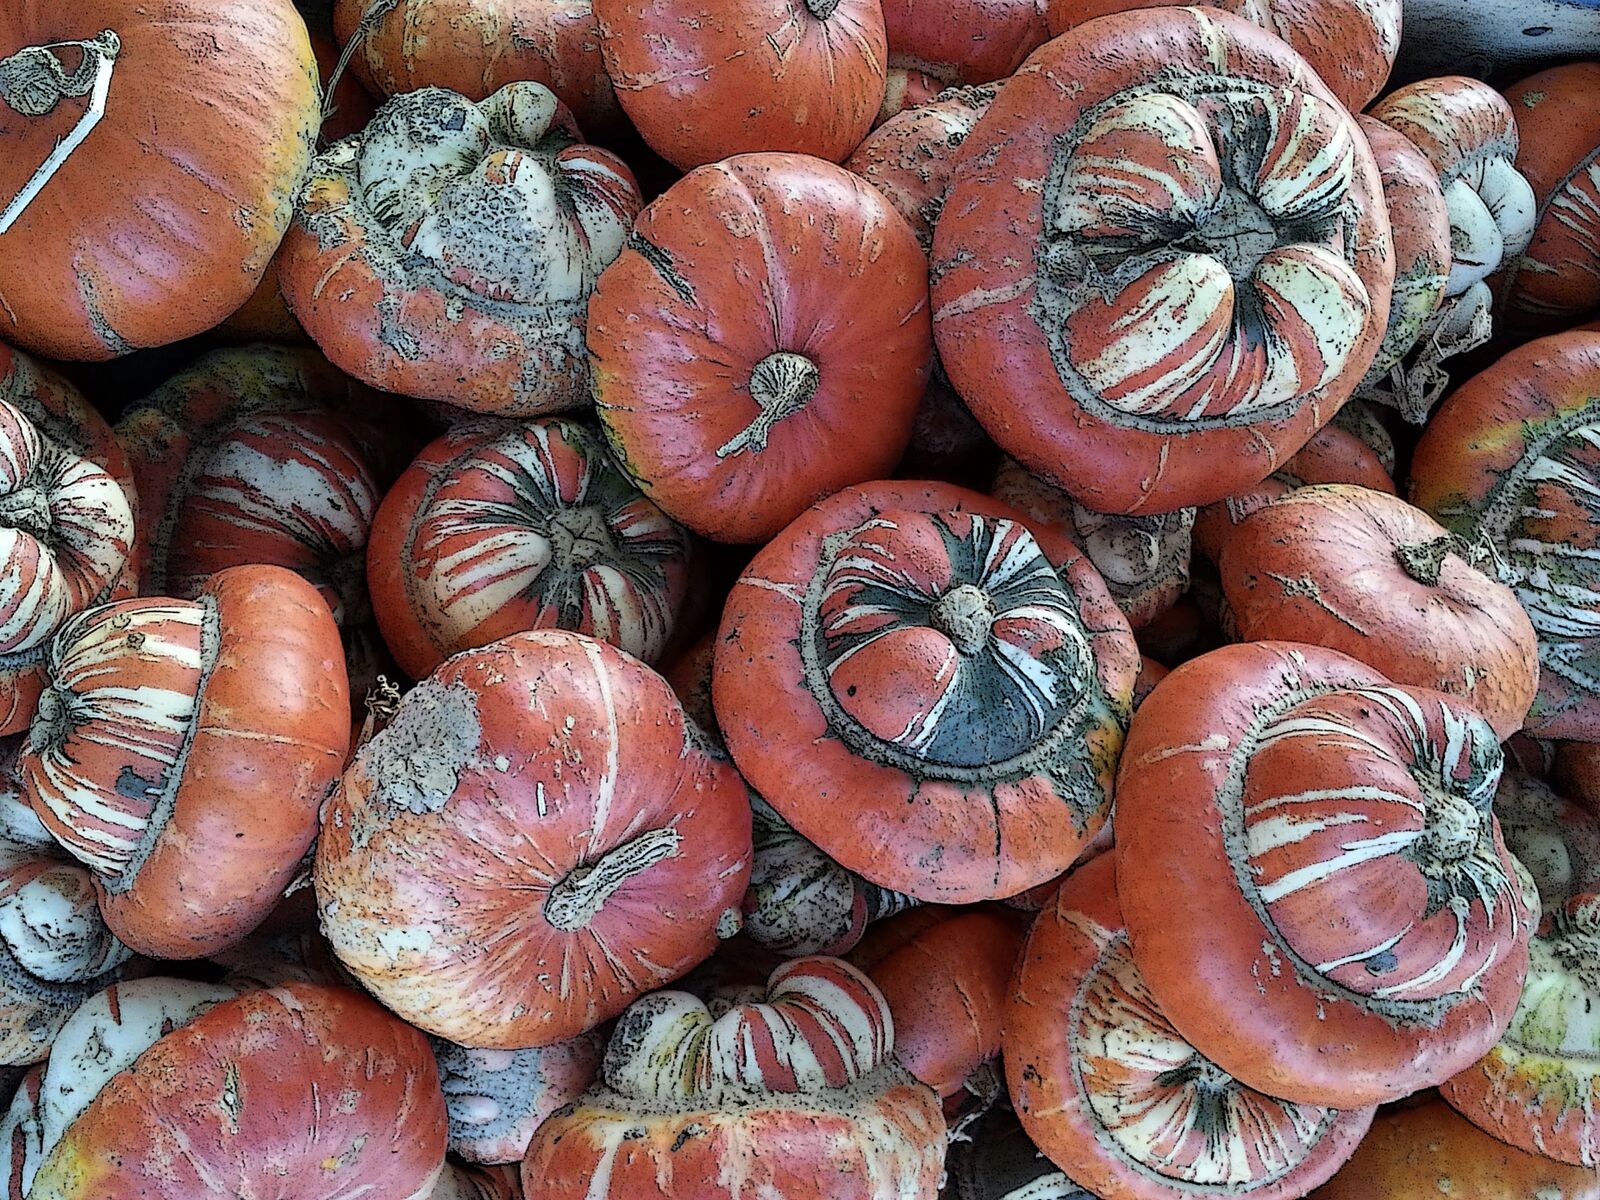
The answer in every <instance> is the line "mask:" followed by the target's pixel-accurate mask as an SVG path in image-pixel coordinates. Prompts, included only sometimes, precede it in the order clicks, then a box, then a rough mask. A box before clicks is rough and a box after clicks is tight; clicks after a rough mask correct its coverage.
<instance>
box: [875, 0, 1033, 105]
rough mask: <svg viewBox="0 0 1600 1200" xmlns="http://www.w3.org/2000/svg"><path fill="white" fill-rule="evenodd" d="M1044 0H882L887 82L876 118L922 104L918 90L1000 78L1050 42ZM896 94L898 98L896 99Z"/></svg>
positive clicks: (939, 88) (991, 80)
mask: <svg viewBox="0 0 1600 1200" xmlns="http://www.w3.org/2000/svg"><path fill="white" fill-rule="evenodd" d="M1044 10H1045V0H953V2H949V0H947V2H946V3H944V4H940V5H937V6H935V7H930V6H928V5H926V4H921V3H919V2H918V0H883V25H884V31H885V32H886V33H887V35H888V38H889V80H888V88H887V91H886V95H885V103H884V106H883V109H882V111H881V113H880V120H883V121H888V120H891V119H893V117H894V116H895V114H896V113H899V112H903V111H905V110H906V109H908V108H915V107H919V106H921V105H922V104H924V103H926V102H925V101H924V100H922V99H920V98H919V96H918V92H919V90H920V89H922V88H927V87H931V88H932V89H933V91H935V92H939V91H943V90H944V89H945V88H947V87H953V86H956V85H958V84H983V83H993V82H995V81H996V80H999V79H1005V78H1006V77H1007V76H1008V75H1011V74H1012V73H1013V72H1015V71H1016V69H1017V68H1018V67H1020V66H1021V65H1022V61H1023V59H1025V58H1027V57H1028V55H1030V54H1032V53H1033V52H1034V51H1035V50H1036V49H1038V48H1039V47H1040V46H1042V45H1044V44H1045V43H1046V42H1047V41H1049V40H1050V36H1051V30H1050V28H1049V26H1048V25H1046V24H1045V12H1044ZM897 98H898V102H897Z"/></svg>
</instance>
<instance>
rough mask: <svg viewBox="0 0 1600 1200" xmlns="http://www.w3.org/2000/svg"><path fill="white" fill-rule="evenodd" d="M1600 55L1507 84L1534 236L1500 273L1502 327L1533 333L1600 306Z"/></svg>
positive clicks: (1497, 287) (1564, 323) (1498, 291)
mask: <svg viewBox="0 0 1600 1200" xmlns="http://www.w3.org/2000/svg"><path fill="white" fill-rule="evenodd" d="M1597 93H1600V62H1580V63H1569V64H1568V65H1566V66H1562V67H1552V68H1551V69H1550V70H1548V71H1541V72H1539V73H1538V74H1537V75H1534V76H1532V77H1531V78H1528V79H1524V80H1523V81H1522V82H1521V83H1519V84H1517V85H1516V86H1515V87H1512V88H1510V89H1508V90H1507V92H1506V103H1508V104H1509V105H1510V106H1511V112H1512V114H1513V115H1514V116H1515V118H1516V122H1517V140H1518V146H1517V170H1518V171H1520V172H1521V173H1522V175H1523V176H1524V177H1525V178H1526V179H1527V180H1528V183H1529V186H1531V187H1532V189H1533V195H1534V201H1535V205H1536V207H1535V209H1534V228H1533V240H1532V241H1531V242H1530V243H1529V244H1528V248H1527V249H1526V250H1525V251H1523V252H1522V253H1521V254H1519V255H1516V256H1514V257H1511V258H1510V259H1509V260H1508V262H1507V263H1506V268H1505V270H1504V271H1502V272H1501V274H1500V276H1499V278H1498V279H1496V280H1495V293H1496V295H1495V299H1496V307H1497V310H1498V314H1499V318H1500V324H1501V329H1502V330H1503V331H1505V332H1506V333H1509V334H1514V335H1516V334H1520V335H1523V336H1532V335H1537V334H1540V333H1545V332H1548V331H1549V330H1551V329H1556V328H1561V327H1563V326H1567V325H1570V324H1572V323H1573V322H1575V321H1579V320H1582V319H1583V318H1585V317H1588V316H1591V315H1593V314H1594V312H1595V310H1596V309H1600V105H1596V104H1595V96H1596V94H1597Z"/></svg>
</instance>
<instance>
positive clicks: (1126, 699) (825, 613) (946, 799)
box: [712, 483, 1139, 903]
mask: <svg viewBox="0 0 1600 1200" xmlns="http://www.w3.org/2000/svg"><path fill="white" fill-rule="evenodd" d="M1138 670H1139V656H1138V651H1137V649H1136V648H1135V646H1134V643H1133V638H1132V636H1131V634H1130V632H1129V630H1128V626H1127V621H1126V620H1125V619H1124V618H1123V617H1122V614H1121V613H1119V612H1118V611H1117V609H1116V606H1115V604H1114V603H1113V602H1112V600H1111V597H1110V596H1109V595H1108V594H1107V592H1106V589H1105V584H1104V583H1103V582H1101V580H1100V578H1099V576H1098V575H1096V573H1095V571H1094V568H1093V567H1092V566H1090V565H1089V563H1088V560H1087V559H1085V558H1084V557H1083V556H1082V555H1080V554H1079V553H1078V551H1077V549H1076V547H1074V546H1073V545H1072V543H1071V542H1070V541H1069V540H1068V539H1067V538H1066V537H1065V536H1064V535H1063V534H1061V533H1060V532H1059V531H1056V530H1051V529H1045V528H1041V529H1038V530H1036V531H1033V532H1030V530H1029V527H1028V525H1027V523H1026V521H1025V519H1024V518H1023V516H1022V514H1021V513H1019V512H1017V511H1016V510H1015V509H1012V508H1010V507H1008V506H1006V505H1004V504H1001V503H1000V502H999V501H996V500H993V499H990V498H988V497H985V496H980V495H978V494H976V493H974V492H968V491H965V490H964V489H961V488H956V487H952V486H950V485H948V484H935V483H878V484H872V485H868V486H864V487H859V488H848V489H846V490H845V491H843V492H840V493H838V494H837V495H835V496H832V497H830V498H829V499H828V500H825V501H824V502H823V503H821V504H819V505H817V506H815V507H814V508H812V509H811V510H810V511H808V512H807V513H806V514H805V515H804V516H803V517H801V518H800V519H799V520H797V521H796V522H795V523H794V524H793V525H791V526H790V527H789V528H788V529H787V530H785V531H784V533H783V535H782V536H781V537H779V538H777V539H776V540H774V541H773V542H772V543H771V544H770V545H769V546H768V547H767V548H766V549H764V550H763V551H762V552H761V553H760V554H758V555H757V556H756V557H755V559H754V560H753V561H752V562H751V564H750V566H749V568H748V569H747V570H746V572H745V574H744V575H743V576H742V577H741V578H740V580H739V582H738V583H737V584H736V585H735V586H734V589H733V592H732V594H731V595H730V596H729V599H728V603H727V607H726V608H725V609H724V612H723V619H722V626H721V629H720V631H719V633H718V636H717V650H716V664H715V671H714V675H713V683H712V694H713V698H714V700H715V703H716V710H717V716H718V719H719V722H720V724H721V726H722V730H723V735H724V736H725V737H726V739H727V742H728V747H729V749H730V750H731V751H732V753H733V757H734V760H735V761H736V762H737V763H738V764H739V768H740V770H741V772H742V773H743V774H744V775H745V777H746V778H747V779H749V781H750V783H751V785H752V786H753V787H754V788H755V789H756V790H757V791H759V792H760V793H761V794H762V795H763V796H764V797H766V799H767V801H768V802H769V803H771V804H772V806H773V807H774V808H775V809H777V810H778V812H779V813H780V814H781V815H782V816H783V818H784V819H785V820H786V821H788V822H789V823H790V824H791V825H793V826H794V828H795V829H796V830H798V831H799V832H800V833H801V834H802V835H803V836H805V837H806V838H808V839H810V840H811V841H812V842H814V843H816V845H818V846H819V847H821V849H822V850H823V851H824V852H825V853H827V854H828V855H829V857H831V858H833V859H834V860H835V861H837V862H839V863H841V864H842V865H843V866H845V867H847V868H848V869H850V870H852V871H854V872H856V873H858V874H860V875H862V876H864V877H865V878H867V879H869V880H871V881H872V882H874V883H877V884H879V885H880V886H883V887H887V888H891V889H893V890H895V891H897V892H903V893H906V894H907V895H910V896H913V897H916V898H917V899H920V900H924V901H934V902H941V903H970V902H975V901H979V900H986V899H996V898H1000V897H1004V896H1010V895H1014V894H1015V893H1017V892H1021V891H1024V890H1026V889H1027V888H1030V887H1033V886H1034V885H1036V884H1039V883H1043V882H1044V881H1045V880H1047V879H1049V878H1051V877H1053V876H1055V875H1057V874H1059V873H1060V872H1061V871H1063V870H1065V869H1066V867H1067V866H1068V865H1070V864H1071V862H1072V860H1073V859H1074V858H1075V857H1077V854H1078V851H1079V850H1080V849H1081V848H1082V847H1083V845H1084V844H1085V843H1087V842H1088V841H1089V840H1090V839H1091V838H1092V837H1093V836H1094V835H1095V833H1096V832H1097V831H1098V830H1099V829H1100V827H1101V826H1102V825H1103V824H1104V823H1105V818H1106V812H1107V809H1108V808H1109V805H1110V800H1111V784H1112V773H1113V771H1114V769H1115V764H1116V758H1117V753H1118V750H1119V748H1120V746H1121V742H1122V732H1123V729H1124V728H1125V725H1126V722H1127V718H1128V711H1129V703H1130V696H1131V693H1132V688H1133V680H1134V677H1135V676H1136V675H1137V674H1138ZM841 814H845V815H847V816H848V819H847V820H842V819H841Z"/></svg>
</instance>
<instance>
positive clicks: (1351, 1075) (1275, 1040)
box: [1091, 642, 1538, 1186]
mask: <svg viewBox="0 0 1600 1200" xmlns="http://www.w3.org/2000/svg"><path fill="white" fill-rule="evenodd" d="M1455 703H1456V702H1455V701H1454V700H1453V699H1452V698H1451V697H1447V696H1445V695H1444V694H1443V693H1439V692H1430V691H1427V690H1424V689H1421V688H1409V687H1402V686H1399V685H1396V684H1392V683H1390V682H1389V681H1388V680H1387V679H1385V678H1384V677H1383V676H1382V675H1380V674H1378V673H1377V672H1376V671H1374V670H1372V669H1371V668H1369V667H1367V666H1364V665H1363V664H1361V663H1358V662H1357V661H1356V660H1355V659H1352V658H1348V657H1346V656H1344V655H1342V654H1338V653H1336V652H1334V651H1331V650H1323V649H1321V648H1318V647H1313V646H1304V645H1295V644H1293V643H1287V642H1254V643H1250V644H1248V645H1236V646H1227V647H1224V648H1222V649H1220V650H1215V651H1212V652H1211V653H1210V654H1207V655H1205V656H1203V657H1202V658H1198V659H1195V660H1193V661H1192V662H1189V663H1186V664H1184V665H1183V666H1181V667H1179V668H1178V669H1177V670H1175V671H1173V672H1172V674H1171V675H1169V676H1167V678H1166V679H1165V680H1163V681H1162V683H1161V686H1160V687H1158V688H1157V689H1156V690H1155V691H1154V692H1153V693H1152V694H1151V695H1150V697H1149V698H1148V699H1146V700H1145V702H1144V704H1143V705H1142V706H1141V707H1140V709H1139V712H1138V714H1137V715H1136V716H1135V718H1134V721H1133V727H1132V729H1131V730H1130V732H1129V735H1128V743H1127V747H1126V749H1125V750H1124V753H1123V758H1122V768H1121V772H1120V774H1119V777H1118V781H1117V783H1118V786H1117V823H1116V834H1117V848H1118V854H1119V855H1120V858H1119V863H1118V870H1117V892H1118V895H1119V897H1120V900H1121V904H1122V909H1123V912H1124V914H1125V915H1126V916H1127V920H1128V932H1129V936H1130V937H1131V938H1132V943H1133V952H1134V955H1135V958H1136V960H1137V962H1138V964H1139V968H1140V970H1141V971H1142V972H1143V973H1144V976H1145V979H1146V981H1147V982H1148V984H1149V986H1150V991H1151V994H1152V995H1153V996H1154V997H1155V999H1156V1001H1157V1002H1158V1003H1159V1004H1160V1005H1161V1008H1162V1010H1163V1011H1164V1012H1165V1013H1166V1014H1167V1016H1168V1017H1169V1018H1170V1019H1171V1021H1172V1023H1173V1024H1174V1025H1175V1026H1176V1027H1177V1028H1178V1029H1179V1030H1180V1031H1182V1033H1183V1035H1184V1036H1185V1038H1186V1039H1187V1040H1188V1041H1190V1042H1191V1043H1192V1044H1193V1045H1194V1046H1195V1047H1196V1049H1198V1050H1199V1051H1200V1052H1201V1053H1203V1054H1205V1055H1206V1057H1207V1058H1209V1059H1211V1060H1212V1061H1213V1062H1215V1063H1217V1064H1218V1065H1219V1066H1220V1067H1222V1069H1223V1070H1225V1071H1228V1072H1229V1073H1230V1074H1232V1075H1234V1076H1235V1077H1236V1078H1238V1079H1239V1080H1240V1081H1241V1082H1243V1083H1245V1084H1247V1085H1249V1086H1252V1087H1255V1088H1257V1089H1259V1090H1261V1091H1264V1092H1266V1093H1267V1094H1269V1095H1273V1096H1281V1097H1283V1098H1285V1099H1289V1100H1296V1101H1300V1102H1302V1103H1307V1104H1329V1105H1335V1106H1340V1107H1344V1108H1355V1107H1360V1106H1363V1105H1367V1104H1373V1103H1376V1102H1379V1101H1383V1100H1391V1099H1398V1098H1399V1097H1402V1096H1405V1095H1407V1094H1409V1093H1411V1092H1414V1091H1416V1090H1418V1089H1419V1088H1423V1087H1428V1086H1432V1085H1433V1084H1436V1083H1439V1082H1442V1081H1443V1080H1445V1079H1447V1078H1449V1077H1450V1076H1451V1075H1453V1074H1455V1073H1456V1072H1457V1071H1459V1070H1461V1069H1462V1068H1463V1067H1464V1066H1466V1065H1468V1064H1470V1063H1472V1062H1474V1061H1476V1060H1477V1059H1478V1058H1479V1057H1481V1056H1482V1054H1483V1052H1484V1051H1486V1050H1487V1049H1488V1048H1489V1047H1490V1046H1492V1045H1493V1044H1494V1043H1495V1041H1496V1040H1498V1038H1499V1037H1500V1035H1501V1034H1502V1033H1503V1032H1504V1031H1505V1028H1506V1025H1507V1023H1508V1022H1509V1021H1510V1019H1511V1014H1512V1012H1513V1011H1514V1010H1515V1008H1516V997H1517V995H1518V994H1519V992H1520V991H1521V988H1522V977H1523V973H1524V971H1525V970H1526V967H1527V945H1528V939H1529V937H1530V935H1531V933H1532V931H1533V927H1534V925H1535V924H1536V922H1537V905H1538V898H1537V894H1536V893H1535V892H1534V889H1533V884H1532V881H1531V880H1528V881H1527V882H1526V883H1524V882H1523V879H1524V878H1525V877H1524V876H1522V875H1521V874H1520V872H1519V868H1518V867H1517V865H1516V860H1515V859H1513V858H1512V857H1511V855H1510V854H1509V852H1508V851H1507V850H1506V849H1505V845H1504V843H1503V842H1502V840H1501V836H1500V830H1499V826H1498V824H1497V823H1496V822H1495V820H1494V817H1493V813H1492V811H1491V808H1490V804H1491V801H1492V799H1493V796H1494V789H1495V786H1496V784H1497V783H1498V782H1499V776H1500V767H1501V761H1502V760H1501V752H1500V747H1499V743H1498V742H1497V740H1496V739H1495V736H1494V732H1493V730H1491V729H1490V727H1489V725H1488V724H1487V722H1485V721H1484V719H1483V718H1482V717H1480V716H1478V715H1477V714H1476V713H1474V712H1473V711H1472V710H1471V709H1468V708H1465V707H1453V706H1454V705H1455ZM1175 798H1180V799H1175ZM1351 825H1363V826H1366V827H1368V828H1370V829H1371V830H1372V831H1373V832H1372V833H1371V834H1370V835H1369V836H1367V837H1361V836H1359V834H1357V833H1352V832H1351V831H1350V830H1349V829H1348V828H1347V827H1348V826H1351ZM1175 896H1181V897H1183V898H1184V902H1183V903H1182V904H1181V905H1175V904H1173V902H1172V898H1173V897H1175ZM1329 912H1338V913H1340V914H1341V919H1340V921H1339V922H1337V923H1334V922H1330V921H1329V920H1328V919H1327V914H1328V913H1329ZM1091 1186H1092V1184H1091Z"/></svg>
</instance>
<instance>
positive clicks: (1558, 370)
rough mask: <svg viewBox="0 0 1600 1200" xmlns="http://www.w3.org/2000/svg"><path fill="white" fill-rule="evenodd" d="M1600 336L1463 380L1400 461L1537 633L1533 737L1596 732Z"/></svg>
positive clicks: (1561, 340)
mask: <svg viewBox="0 0 1600 1200" xmlns="http://www.w3.org/2000/svg"><path fill="white" fill-rule="evenodd" d="M1597 430H1600V334H1597V333H1576V332H1575V333H1567V334H1562V335H1560V336H1558V337H1552V338H1543V339H1540V340H1539V341H1536V342H1530V343H1529V344H1528V345H1526V346H1523V347H1521V348H1519V349H1517V350H1513V351H1512V352H1511V353H1509V354H1507V355H1506V356H1505V357H1504V358H1502V359H1500V361H1499V362H1497V363H1495V364H1494V365H1493V366H1492V367H1490V368H1489V369H1488V370H1486V371H1484V372H1482V373H1481V374H1479V375H1477V376H1476V377H1474V378H1473V379H1470V380H1468V381H1467V382H1466V383H1465V384H1463V385H1462V386H1461V387H1460V388H1459V389H1458V390H1457V391H1456V392H1455V393H1454V394H1453V395H1452V396H1451V397H1450V398H1449V399H1448V400H1447V401H1446V402H1445V403H1444V405H1443V406H1442V407H1441V408H1440V409H1439V412H1438V414H1437V415H1436V416H1435V417H1434V419H1433V420H1432V421H1431V422H1430V423H1429V425H1428V428H1427V431H1426V432H1425V433H1424V434H1423V436H1422V440H1421V442H1419V443H1418V445H1417V449H1416V453H1415V455H1414V456H1413V458H1412V463H1411V500H1412V502H1413V503H1414V504H1416V505H1417V506H1418V507H1420V508H1422V509H1424V510H1426V511H1427V512H1428V513H1430V514H1431V515H1432V516H1433V517H1434V518H1435V519H1437V520H1438V521H1439V523H1440V524H1441V525H1443V526H1444V527H1445V528H1446V529H1448V530H1449V531H1450V532H1451V533H1454V534H1456V535H1457V536H1459V537H1462V538H1464V539H1466V540H1467V541H1468V542H1469V543H1477V544H1481V545H1483V546H1486V547H1489V548H1492V550H1493V552H1494V554H1495V555H1496V556H1497V557H1498V559H1499V562H1500V564H1501V566H1502V567H1503V577H1504V578H1505V579H1506V581H1507V582H1508V583H1509V584H1510V585H1511V589H1512V590H1513V591H1514V592H1516V594H1517V599H1518V600H1520V601H1521V602H1522V607H1523V608H1524V609H1526V610H1527V613H1528V616H1529V617H1530V618H1531V619H1532V621H1533V627H1534V629H1535V631H1536V632H1537V633H1538V635H1539V667H1540V671H1539V694H1538V697H1537V698H1536V699H1535V700H1534V703H1533V709H1532V711H1531V712H1530V713H1529V715H1528V721H1527V731H1528V733H1529V734H1531V735H1533V736H1535V737H1545V738H1561V739H1564V738H1577V739H1583V740H1600V562H1597V560H1596V557H1595V554H1596V548H1597V547H1600V449H1597V448H1596V446H1595V444H1594V440H1595V437H1596V432H1597Z"/></svg>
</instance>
